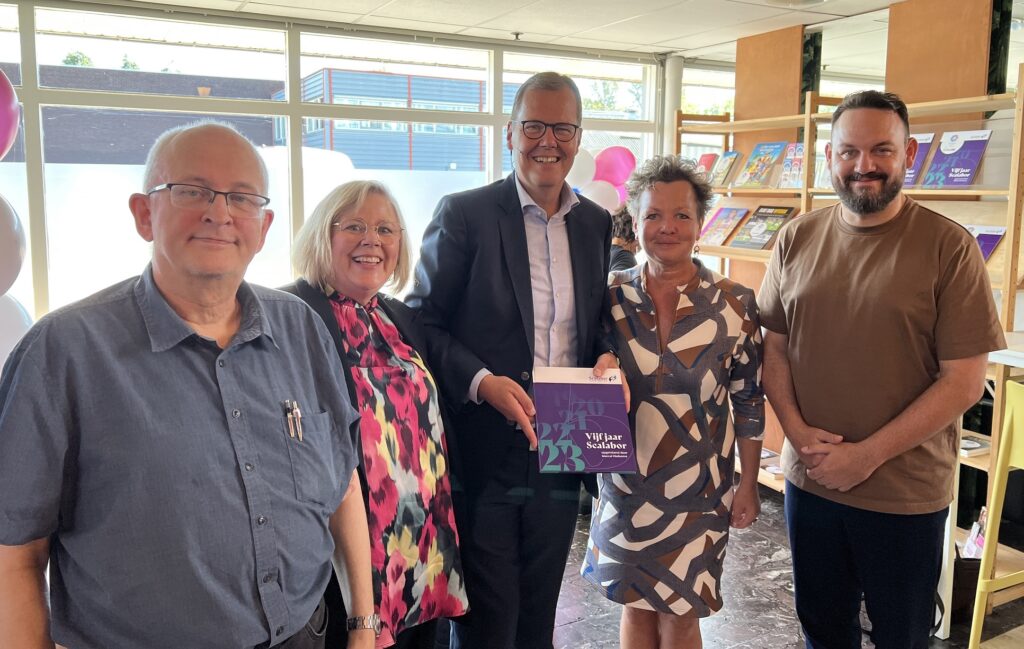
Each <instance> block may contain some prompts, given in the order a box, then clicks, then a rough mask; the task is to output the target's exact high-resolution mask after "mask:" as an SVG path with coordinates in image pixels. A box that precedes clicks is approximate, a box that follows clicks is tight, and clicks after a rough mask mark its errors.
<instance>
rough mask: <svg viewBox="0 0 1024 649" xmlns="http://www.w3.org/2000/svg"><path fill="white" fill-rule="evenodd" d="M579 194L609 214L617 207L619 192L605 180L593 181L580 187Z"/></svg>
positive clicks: (619, 201)
mask: <svg viewBox="0 0 1024 649" xmlns="http://www.w3.org/2000/svg"><path fill="white" fill-rule="evenodd" d="M580 193H581V194H583V195H584V196H586V197H587V198H589V199H590V200H592V201H594V202H595V203H597V204H598V205H600V206H601V207H603V208H604V209H606V210H608V211H609V212H613V211H615V209H616V208H618V207H619V203H621V202H622V201H621V200H619V192H618V191H616V189H615V185H612V184H611V183H610V182H608V181H607V180H595V181H593V182H589V183H587V184H586V185H584V186H582V187H580Z"/></svg>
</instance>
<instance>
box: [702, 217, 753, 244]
mask: <svg viewBox="0 0 1024 649" xmlns="http://www.w3.org/2000/svg"><path fill="white" fill-rule="evenodd" d="M748 211H749V210H747V208H745V207H720V208H719V209H718V211H717V212H715V215H714V216H712V217H711V218H710V219H708V222H707V223H706V224H704V229H703V230H701V232H700V241H701V243H703V244H705V245H708V246H720V245H722V244H723V243H725V240H726V239H728V238H729V235H730V234H732V231H733V230H735V229H736V226H737V225H739V224H740V221H742V220H743V217H744V216H746V215H747V212H748Z"/></svg>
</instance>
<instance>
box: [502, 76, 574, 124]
mask: <svg viewBox="0 0 1024 649" xmlns="http://www.w3.org/2000/svg"><path fill="white" fill-rule="evenodd" d="M563 88H568V89H569V90H571V91H572V94H573V96H574V97H576V125H577V126H579V125H580V124H581V123H582V122H583V100H582V99H581V98H580V89H579V88H577V87H576V82H575V81H573V80H572V79H571V78H570V77H567V76H566V75H564V74H559V73H558V72H538V73H537V74H535V75H533V76H532V77H530V78H529V79H527V80H526V81H524V82H523V85H521V86H519V90H517V91H516V98H515V100H514V101H513V102H512V119H513V120H515V119H518V118H519V111H520V110H521V109H522V107H523V97H524V96H525V95H526V93H528V92H529V91H531V90H551V91H557V90H562V89H563Z"/></svg>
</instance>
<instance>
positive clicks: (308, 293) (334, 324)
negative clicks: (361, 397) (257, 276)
mask: <svg viewBox="0 0 1024 649" xmlns="http://www.w3.org/2000/svg"><path fill="white" fill-rule="evenodd" d="M296 286H297V287H298V291H297V292H298V296H299V297H300V298H302V300H303V301H304V302H305V303H306V304H308V305H309V306H310V307H312V309H313V310H314V311H316V314H317V315H318V316H320V319H321V320H323V321H324V324H325V325H327V331H328V332H329V333H330V334H331V339H332V340H334V349H335V350H336V351H337V352H338V358H340V359H341V364H342V366H343V367H344V368H345V372H346V374H345V378H346V379H347V378H348V371H349V370H351V367H349V362H348V359H347V358H346V357H345V352H344V351H343V350H344V349H345V347H344V345H343V344H342V340H341V327H339V326H338V321H337V319H336V318H335V317H334V310H333V309H332V308H331V301H330V299H329V298H328V297H327V296H326V295H324V294H323V292H322V291H321V290H320V289H318V288H316V287H315V286H313V285H312V284H310V283H309V282H307V281H306V280H304V279H300V280H299V281H298V282H296ZM349 386H350V387H351V381H349ZM353 396H354V395H353Z"/></svg>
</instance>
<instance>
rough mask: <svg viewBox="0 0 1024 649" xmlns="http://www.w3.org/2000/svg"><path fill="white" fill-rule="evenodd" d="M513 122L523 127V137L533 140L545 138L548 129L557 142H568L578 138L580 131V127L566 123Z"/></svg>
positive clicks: (534, 120) (531, 120) (528, 120)
mask: <svg viewBox="0 0 1024 649" xmlns="http://www.w3.org/2000/svg"><path fill="white" fill-rule="evenodd" d="M513 122H515V123H517V124H520V125H522V127H523V135H525V136H526V137H528V138H530V139H531V140H539V139H541V138H542V137H544V133H545V132H546V131H547V130H548V129H551V132H552V133H553V134H554V136H555V139H556V140H558V141H559V142H568V141H570V140H572V139H573V138H574V137H576V132H577V131H579V130H580V127H579V126H577V125H576V124H567V123H565V122H558V123H557V124H548V123H547V122H541V121H540V120H536V119H526V120H513Z"/></svg>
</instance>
